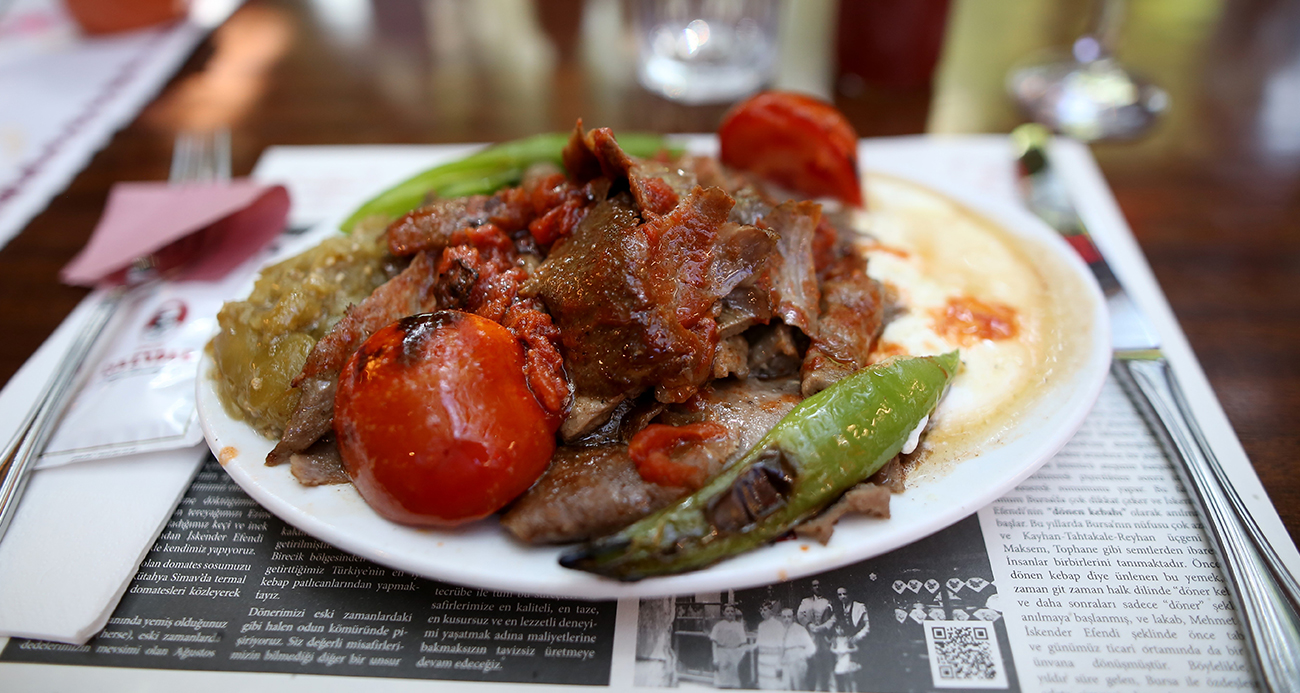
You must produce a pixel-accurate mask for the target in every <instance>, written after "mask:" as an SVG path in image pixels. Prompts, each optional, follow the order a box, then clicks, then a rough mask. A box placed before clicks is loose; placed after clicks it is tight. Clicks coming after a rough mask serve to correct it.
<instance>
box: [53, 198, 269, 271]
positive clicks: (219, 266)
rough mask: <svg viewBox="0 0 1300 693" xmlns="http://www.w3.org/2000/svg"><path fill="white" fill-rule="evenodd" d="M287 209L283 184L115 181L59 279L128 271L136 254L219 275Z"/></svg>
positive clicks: (253, 247)
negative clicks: (82, 244)
mask: <svg viewBox="0 0 1300 693" xmlns="http://www.w3.org/2000/svg"><path fill="white" fill-rule="evenodd" d="M288 214H289V193H288V192H286V191H285V189H284V186H281V185H266V184H265V183H258V182H255V181H251V180H247V179H245V180H233V181H228V182H225V183H193V184H183V185H171V184H168V183H163V182H148V183H118V184H117V185H114V186H113V190H112V191H111V192H110V193H109V196H108V205H107V206H106V207H105V209H104V216H103V217H101V218H100V220H99V224H98V225H97V226H96V227H95V231H94V233H93V234H92V235H91V237H90V242H89V243H87V244H86V247H85V248H83V249H82V250H81V252H80V253H78V254H77V257H75V258H73V259H72V262H70V263H68V265H67V266H66V267H64V268H63V272H62V273H61V274H60V278H61V279H62V280H63V281H64V282H65V283H68V284H76V285H79V286H93V285H94V284H96V283H98V282H99V281H100V280H103V279H106V278H113V277H115V276H116V275H121V274H123V273H125V271H126V270H127V269H128V268H129V267H130V266H131V264H132V263H133V262H134V261H135V260H136V258H139V257H144V256H146V255H151V254H159V255H163V256H171V257H169V258H168V259H172V257H174V258H175V260H176V262H177V263H178V264H180V265H182V268H181V269H180V270H179V271H178V272H177V274H176V275H175V277H176V278H179V279H190V280H200V281H210V280H215V279H219V278H221V277H223V276H225V275H226V274H227V273H228V272H229V271H230V270H232V269H234V268H235V267H237V266H238V265H239V264H240V263H241V262H243V261H244V260H246V259H248V258H249V256H251V255H252V254H253V253H255V252H257V251H258V250H259V249H261V248H262V247H263V246H265V245H266V244H267V243H268V242H269V241H270V240H271V239H272V238H274V237H275V236H276V235H277V234H278V233H280V231H281V230H283V229H284V220H285V218H286V217H288ZM163 269H171V268H163Z"/></svg>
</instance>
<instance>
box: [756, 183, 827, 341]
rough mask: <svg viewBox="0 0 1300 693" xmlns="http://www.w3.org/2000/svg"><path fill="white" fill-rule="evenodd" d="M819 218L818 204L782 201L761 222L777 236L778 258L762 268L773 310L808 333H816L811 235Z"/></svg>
mask: <svg viewBox="0 0 1300 693" xmlns="http://www.w3.org/2000/svg"><path fill="white" fill-rule="evenodd" d="M820 220H821V206H820V205H818V204H817V203H815V202H806V201H805V202H783V203H781V204H780V205H777V206H776V208H775V209H773V210H772V211H771V212H770V213H769V214H767V215H766V216H764V217H763V219H762V222H761V223H762V225H763V226H765V227H767V228H768V229H771V230H772V231H774V232H776V234H777V235H778V237H779V238H778V240H777V244H776V254H777V256H778V258H774V259H772V260H769V261H768V263H767V269H766V270H765V274H766V275H767V276H768V277H769V279H770V286H771V290H772V296H773V303H774V304H775V306H776V307H775V311H774V312H775V314H776V316H777V317H779V318H781V319H782V320H784V321H785V324H787V325H790V326H792V327H797V328H799V329H800V330H801V331H802V332H803V333H804V334H806V335H808V336H810V337H811V336H813V335H815V334H817V314H818V312H819V310H818V309H819V304H820V301H821V292H820V291H819V290H818V288H817V268H816V266H815V265H814V263H813V253H812V250H813V235H814V232H815V230H816V228H817V223H818V222H819V221H820ZM778 259H779V261H776V260H778Z"/></svg>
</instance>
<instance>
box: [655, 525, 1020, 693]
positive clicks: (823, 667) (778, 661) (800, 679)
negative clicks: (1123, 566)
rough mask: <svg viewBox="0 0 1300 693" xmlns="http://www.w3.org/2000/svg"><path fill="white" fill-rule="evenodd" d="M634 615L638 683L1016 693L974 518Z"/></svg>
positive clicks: (657, 603) (994, 589) (664, 603)
mask: <svg viewBox="0 0 1300 693" xmlns="http://www.w3.org/2000/svg"><path fill="white" fill-rule="evenodd" d="M638 617H639V620H638V627H637V652H636V656H637V661H636V684H637V685H639V686H651V687H655V686H657V687H665V688H738V689H755V690H795V691H835V692H837V693H844V692H846V691H852V692H855V693H858V692H866V691H880V692H887V693H893V692H896V691H897V692H901V691H919V690H944V691H951V690H963V689H970V690H1007V691H1018V690H1019V686H1018V685H1017V679H1016V676H1015V670H1014V666H1013V664H1012V662H1011V658H1010V650H1009V646H1008V643H1007V635H1006V628H1005V625H1004V623H1003V621H1002V610H1001V607H1000V605H999V598H998V589H997V585H996V584H995V583H994V581H993V574H992V569H991V568H990V567H989V560H988V554H987V552H986V550H985V546H984V540H983V538H982V536H981V534H980V529H979V523H978V521H977V520H976V519H975V518H971V519H969V520H966V521H963V522H960V523H958V524H956V525H954V526H953V527H950V528H949V529H947V530H944V531H942V532H939V533H938V534H935V535H934V536H931V537H929V538H927V539H924V540H922V541H920V542H917V543H916V544H913V545H911V546H908V547H904V548H902V549H898V550H896V551H894V552H892V553H889V554H886V555H884V556H880V557H878V558H874V559H870V560H867V561H863V562H861V563H858V564H855V565H851V566H848V567H846V568H841V569H839V570H833V571H829V572H826V573H821V574H819V575H815V576H812V577H808V578H803V579H798V580H791V581H787V582H783V583H778V584H775V585H769V586H766V587H759V588H755V589H747V590H729V591H725V592H712V593H702V594H693V595H678V596H676V597H668V598H664V599H646V600H642V601H641V603H640V609H639V613H638Z"/></svg>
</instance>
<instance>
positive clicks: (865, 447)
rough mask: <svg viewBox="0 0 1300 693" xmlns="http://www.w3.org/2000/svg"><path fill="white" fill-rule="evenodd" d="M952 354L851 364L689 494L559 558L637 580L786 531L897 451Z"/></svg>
mask: <svg viewBox="0 0 1300 693" xmlns="http://www.w3.org/2000/svg"><path fill="white" fill-rule="evenodd" d="M959 363H960V360H959V356H958V353H957V352H956V351H953V352H949V353H947V354H944V355H942V356H926V357H921V358H899V359H890V360H887V361H882V362H881V363H879V364H876V365H875V366H871V367H869V368H864V369H862V370H860V371H858V372H857V373H855V374H853V375H852V376H849V377H848V378H845V379H844V380H841V381H840V382H839V383H836V384H835V385H834V386H832V387H830V388H828V389H826V390H823V391H821V392H819V393H817V394H816V395H813V396H812V397H809V398H808V399H806V400H804V401H803V402H801V403H800V404H799V406H797V407H795V408H794V409H793V410H792V411H791V412H790V413H789V414H787V415H786V416H785V418H783V419H781V421H780V422H778V423H777V424H776V426H774V427H773V428H772V430H771V431H769V432H768V433H767V435H766V436H764V437H763V438H762V439H761V440H759V441H758V443H757V444H755V445H754V447H753V448H751V449H750V450H749V452H747V453H746V454H745V455H744V456H743V457H741V458H740V459H739V460H737V461H736V462H735V463H733V464H732V465H731V466H729V467H728V468H727V469H725V470H724V471H723V472H722V473H721V474H719V475H718V476H716V477H714V478H713V479H711V480H710V481H709V482H708V483H707V484H705V486H704V487H703V488H701V489H700V490H698V491H696V492H695V493H694V494H692V495H690V496H688V497H686V498H684V499H682V500H681V501H679V502H678V503H677V504H676V505H673V506H670V507H667V508H664V509H662V510H660V511H659V512H656V513H654V514H652V515H650V516H648V517H645V518H643V519H641V520H639V521H637V522H635V523H633V524H631V525H629V526H628V527H626V528H624V529H623V530H621V531H619V532H617V533H615V534H611V535H609V536H607V537H602V538H600V539H596V540H594V541H592V542H591V543H588V544H585V545H583V546H580V547H578V548H576V549H574V550H573V551H571V552H569V553H567V554H565V555H563V556H562V557H561V558H560V564H561V565H563V566H565V567H567V568H577V569H579V570H586V571H589V572H592V573H597V574H600V575H605V576H608V577H615V578H619V579H621V580H639V579H641V578H644V577H649V576H652V575H664V574H669V573H678V572H682V571H687V570H694V569H696V568H703V567H705V566H708V565H711V564H713V563H715V562H717V561H719V560H722V559H723V558H726V557H728V556H733V555H736V554H738V553H741V552H744V551H748V550H749V549H752V548H754V547H756V546H759V545H761V544H763V543H764V542H767V541H768V540H771V539H774V538H776V537H778V536H780V535H782V534H785V533H786V532H788V531H790V530H791V529H792V528H794V527H795V526H796V525H798V524H799V523H800V522H803V521H804V520H807V519H809V518H811V517H812V516H814V515H816V514H817V513H819V512H821V510H822V509H824V508H825V507H826V506H827V505H829V504H830V503H831V502H832V501H834V500H835V499H836V498H838V497H839V496H840V495H841V494H843V493H844V492H845V491H846V490H848V489H849V488H850V487H852V486H853V485H854V484H857V483H860V482H862V481H863V480H865V479H866V478H867V477H869V476H871V475H872V474H875V473H876V472H877V471H879V470H880V468H881V467H883V466H884V465H885V463H886V462H888V461H889V460H890V459H892V458H893V457H894V456H895V455H897V454H898V453H899V452H900V451H901V450H902V449H903V446H904V444H905V443H906V442H907V439H908V437H909V435H910V434H911V433H912V431H913V430H915V429H916V428H917V426H919V425H920V424H921V422H922V421H923V420H924V419H925V417H927V416H929V415H930V413H931V412H932V411H934V408H935V406H936V405H937V404H938V403H939V399H940V398H941V397H942V396H943V393H944V392H945V391H946V390H947V388H948V383H949V382H950V381H951V380H952V376H953V374H955V373H956V371H957V367H958V365H959Z"/></svg>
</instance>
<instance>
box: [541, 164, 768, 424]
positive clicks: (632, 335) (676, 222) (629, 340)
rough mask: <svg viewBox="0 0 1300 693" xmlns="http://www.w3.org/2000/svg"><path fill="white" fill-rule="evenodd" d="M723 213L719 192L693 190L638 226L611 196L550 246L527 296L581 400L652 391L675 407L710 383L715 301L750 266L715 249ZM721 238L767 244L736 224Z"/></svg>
mask: <svg viewBox="0 0 1300 693" xmlns="http://www.w3.org/2000/svg"><path fill="white" fill-rule="evenodd" d="M730 210H731V198H730V197H728V196H727V195H726V193H724V192H722V191H721V190H719V189H717V188H709V189H702V188H696V189H695V190H694V191H692V192H691V194H690V195H689V196H687V197H686V198H685V199H683V200H682V202H681V204H679V205H678V206H677V207H676V208H674V209H673V210H672V211H671V212H670V213H669V214H666V215H664V216H662V217H658V218H654V219H652V220H650V221H648V222H646V223H644V224H639V223H638V216H637V215H636V213H635V211H634V210H633V207H632V204H631V201H630V200H628V199H627V198H626V197H616V198H614V199H611V200H607V201H605V202H601V203H599V204H597V205H596V206H595V207H593V208H592V210H591V211H590V212H589V213H588V214H587V216H586V217H585V218H584V219H583V221H582V222H581V223H580V224H579V225H578V227H577V229H575V230H574V233H573V235H571V236H569V237H568V238H566V239H564V240H563V241H561V242H560V243H557V244H556V246H555V247H554V248H552V250H551V255H550V257H548V258H547V260H546V262H544V263H542V266H541V267H539V268H538V269H537V271H536V273H535V274H534V276H533V278H532V279H530V280H529V283H528V285H527V286H526V289H525V291H526V292H532V293H535V294H536V295H538V296H540V297H541V299H542V300H543V301H544V302H545V303H546V307H547V309H548V310H549V311H550V313H551V315H552V317H553V318H554V320H555V323H556V325H557V326H558V327H559V328H560V337H561V343H562V345H563V348H564V357H565V364H566V365H567V366H568V368H569V373H570V375H571V376H572V378H573V382H574V385H575V387H576V389H577V392H578V394H580V395H589V396H594V397H613V396H617V395H619V394H624V393H631V392H639V391H641V390H644V389H646V388H654V389H655V396H656V398H657V399H659V400H660V401H664V402H681V401H685V400H686V399H688V398H689V397H690V396H691V395H693V394H694V393H695V391H696V389H698V387H699V386H700V385H701V384H702V383H704V382H705V381H706V380H708V378H709V375H710V373H711V366H712V362H713V355H714V350H715V348H716V346H717V341H718V337H717V324H716V322H715V321H714V317H713V304H714V303H715V302H716V301H717V300H718V299H719V298H721V296H723V295H725V294H726V293H727V292H728V291H730V288H729V287H728V286H727V284H731V283H732V282H738V281H741V280H743V279H744V278H745V277H747V276H748V274H752V272H753V271H754V269H755V268H754V267H752V266H750V267H746V266H745V263H746V262H751V261H752V259H751V257H750V255H747V254H746V253H745V252H744V251H743V250H741V249H736V250H734V251H733V250H727V252H724V253H719V247H718V238H719V231H720V230H721V229H722V227H723V225H724V224H725V223H726V219H727V214H728V212H729V211H730ZM724 236H725V237H726V238H728V239H744V240H745V242H752V243H766V242H769V241H766V240H760V239H766V238H767V236H766V235H765V234H761V233H755V232H749V231H744V230H742V229H739V228H731V227H728V230H727V232H726V233H725V234H724ZM720 255H721V256H722V258H723V260H721V261H720V260H719V259H718V258H719V256H720ZM723 265H725V271H724V270H722V269H720V268H721V267H722V266H723ZM724 280H725V281H724Z"/></svg>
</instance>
